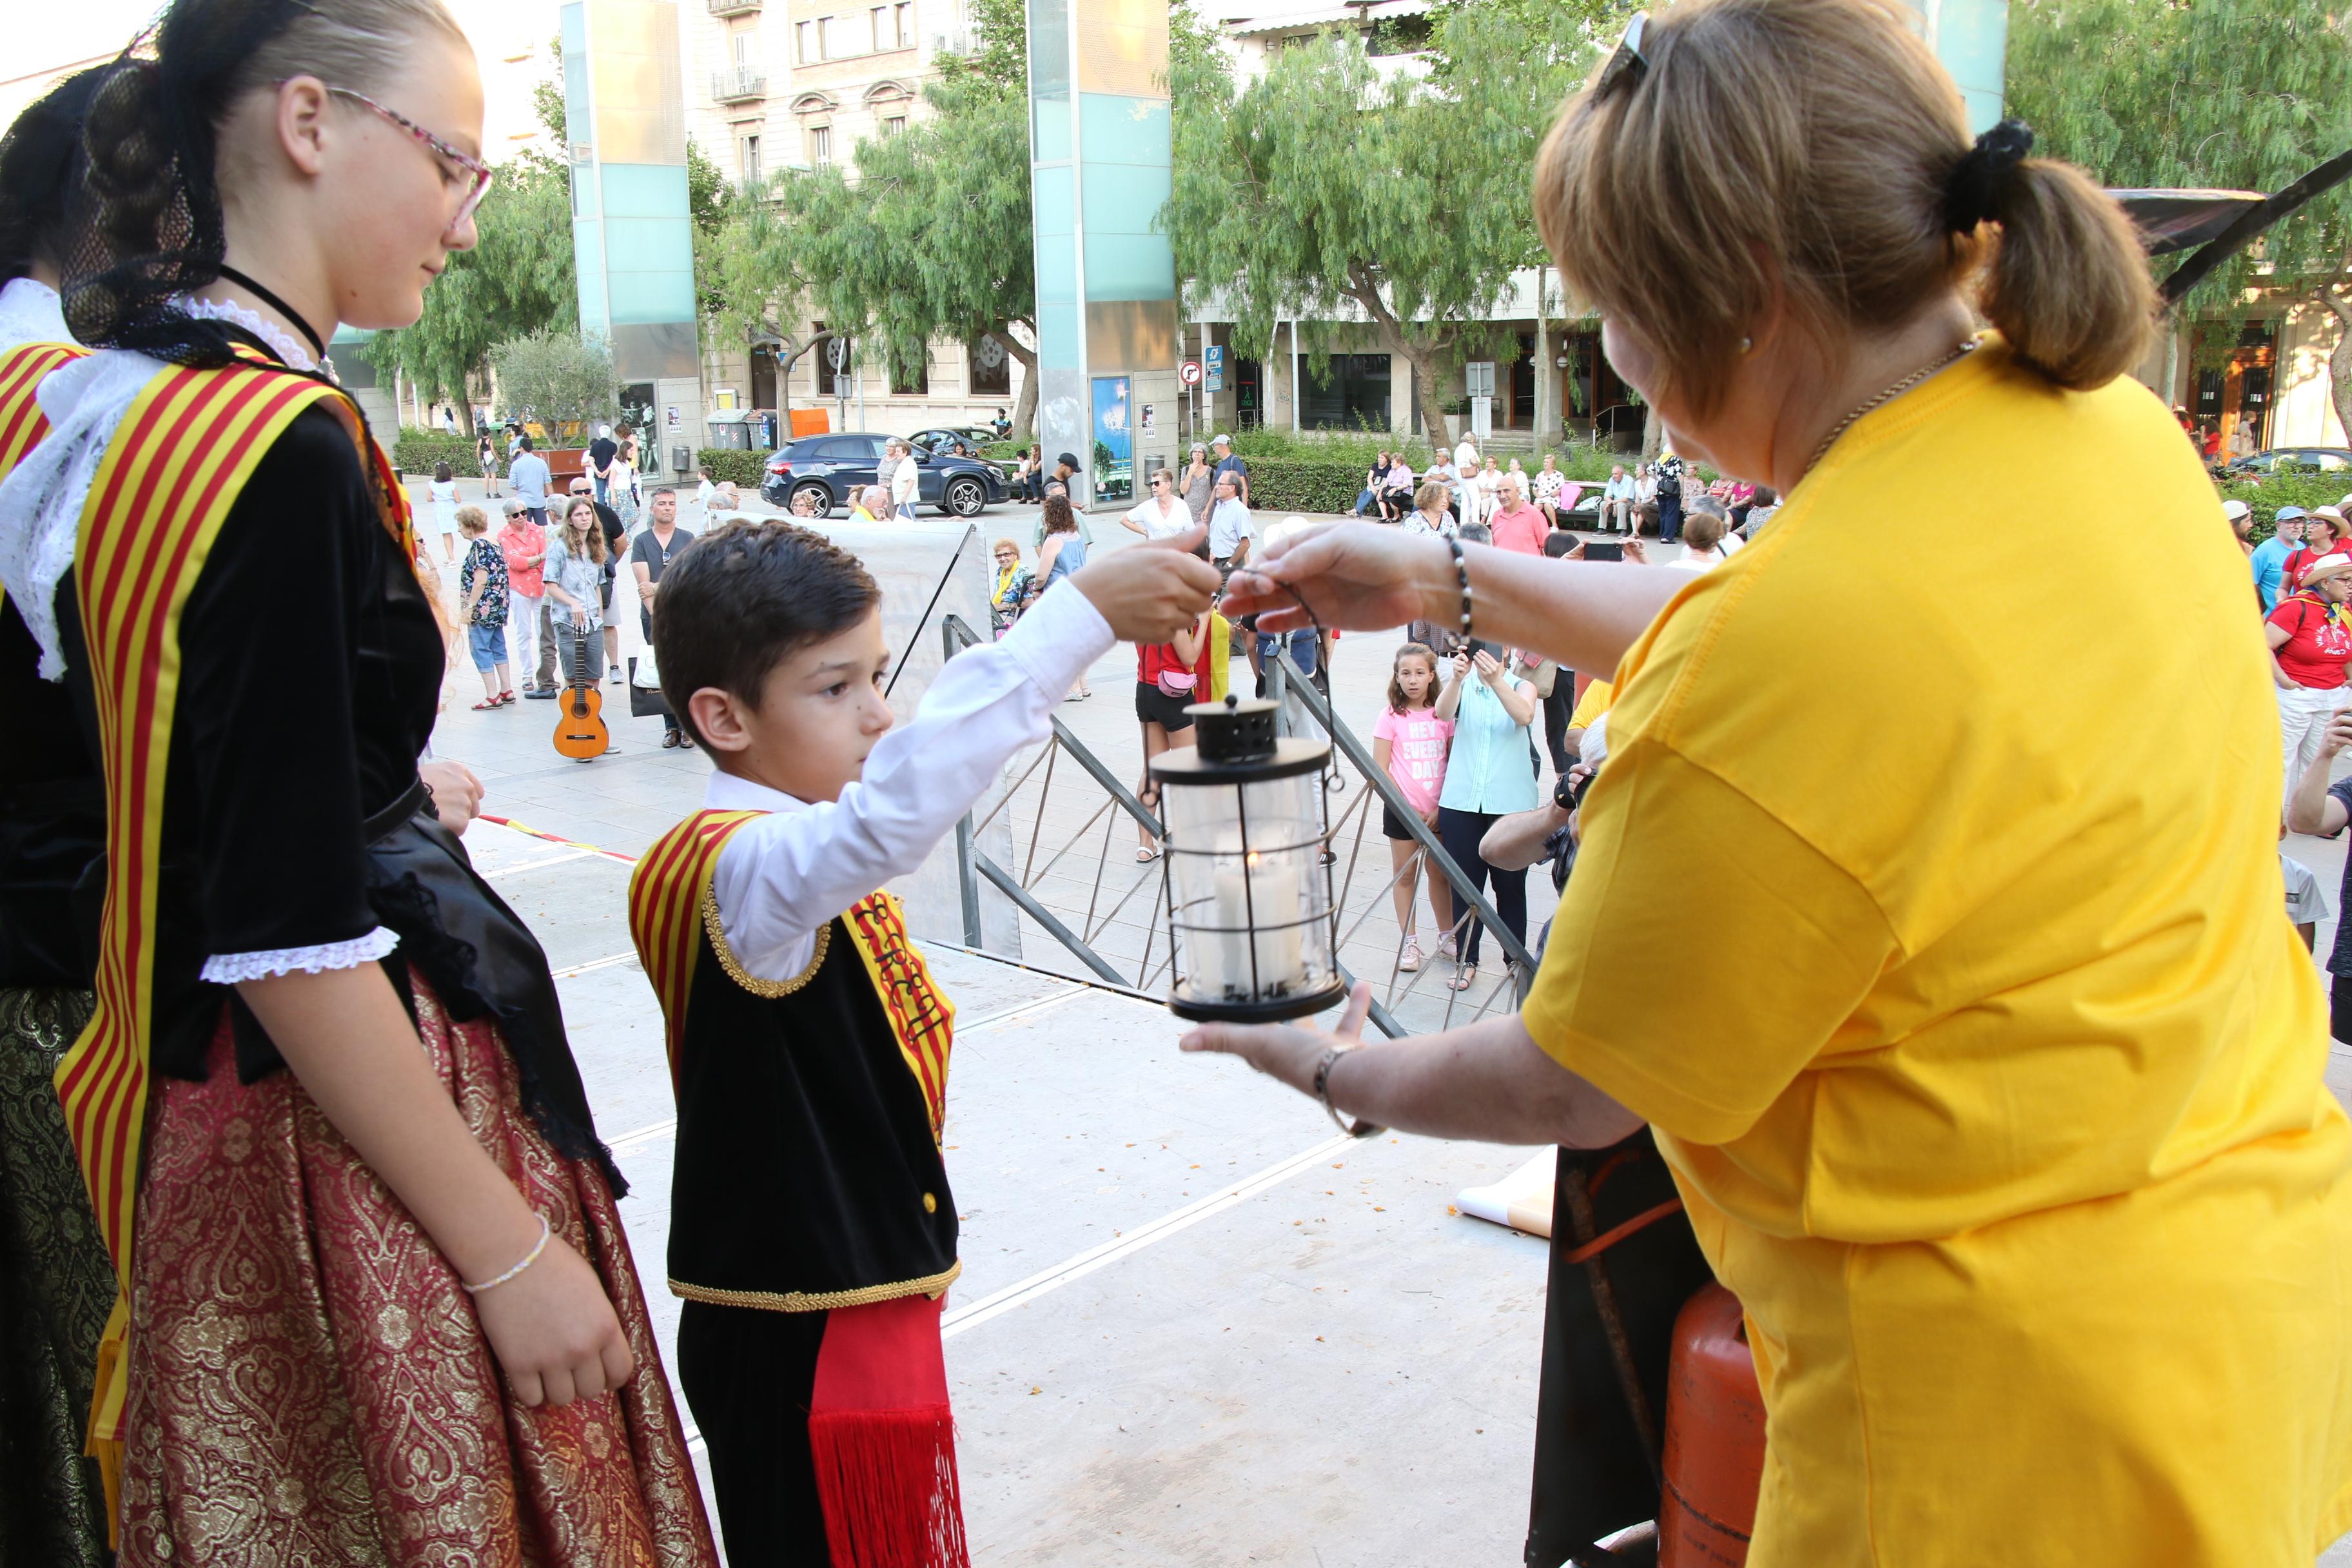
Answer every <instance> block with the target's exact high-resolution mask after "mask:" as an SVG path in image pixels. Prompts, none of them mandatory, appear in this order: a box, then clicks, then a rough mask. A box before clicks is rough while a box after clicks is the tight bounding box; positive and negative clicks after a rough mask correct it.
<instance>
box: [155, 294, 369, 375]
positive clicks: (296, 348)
mask: <svg viewBox="0 0 2352 1568" xmlns="http://www.w3.org/2000/svg"><path fill="white" fill-rule="evenodd" d="M173 304H175V305H176V306H178V308H179V309H180V310H184V311H185V312H187V313H188V314H189V315H191V316H194V317H195V318H196V319H197V320H198V321H226V322H227V323H228V324H229V325H231V326H233V327H243V328H244V329H245V330H246V331H248V332H251V333H252V334H253V335H254V336H255V337H257V338H259V339H260V340H261V341H262V342H265V343H268V345H269V348H270V352H271V353H275V354H276V355H277V356H278V358H279V359H281V360H283V361H285V362H286V363H287V364H288V365H289V366H290V367H291V368H293V369H295V370H303V371H315V370H320V369H322V368H323V369H324V370H325V371H326V374H327V379H328V380H330V381H332V380H333V379H334V375H335V372H334V367H333V365H331V364H330V363H327V362H325V361H322V360H315V359H312V358H311V357H310V350H309V349H307V348H305V347H304V346H303V345H302V343H301V342H299V340H297V339H296V338H295V336H294V335H293V334H292V333H291V332H289V331H286V330H284V329H283V328H281V327H279V326H278V323H277V322H275V321H270V320H269V319H268V317H266V316H263V315H262V314H261V313H260V312H258V311H256V310H247V309H246V308H245V307H244V306H243V305H240V304H238V303H237V302H236V300H205V299H200V298H199V297H197V296H196V295H194V294H183V295H181V296H180V297H179V299H177V300H174V301H173Z"/></svg>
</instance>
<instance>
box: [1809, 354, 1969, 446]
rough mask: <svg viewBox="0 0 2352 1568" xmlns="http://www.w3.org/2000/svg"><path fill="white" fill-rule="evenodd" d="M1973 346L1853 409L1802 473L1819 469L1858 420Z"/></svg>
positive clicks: (1956, 359)
mask: <svg viewBox="0 0 2352 1568" xmlns="http://www.w3.org/2000/svg"><path fill="white" fill-rule="evenodd" d="M1976 346H1977V340H1976V339H1974V338H1970V339H1969V340H1968V342H1964V343H1962V344H1961V345H1960V346H1959V347H1958V348H1956V349H1954V350H1953V351H1952V352H1951V353H1948V354H1946V355H1945V356H1944V357H1943V358H1941V359H1939V360H1937V362H1936V363H1933V364H1930V365H1923V366H1921V367H1920V368H1919V369H1917V370H1915V371H1913V372H1912V373H1911V374H1909V375H1906V376H1905V377H1904V378H1903V379H1902V380H1901V381H1898V382H1896V383H1895V384H1894V385H1893V386H1890V387H1888V388H1887V389H1886V390H1885V391H1884V392H1882V393H1880V394H1879V395H1877V396H1875V397H1874V398H1872V399H1871V400H1870V401H1869V402H1867V403H1865V404H1864V405H1862V406H1861V407H1859V408H1857V409H1855V410H1854V411H1853V413H1851V414H1849V415H1847V416H1845V417H1844V418H1843V419H1841V420H1839V421H1838V422H1837V423H1836V424H1835V425H1834V426H1831V429H1830V433H1829V434H1828V435H1826V436H1824V437H1822V444H1821V445H1820V446H1818V447H1814V448H1813V455H1812V457H1811V459H1810V460H1809V461H1807V463H1806V464H1805V472H1807V473H1809V474H1810V473H1811V472H1812V471H1813V470H1814V469H1815V468H1820V467H1821V466H1822V458H1825V457H1827V456H1828V455H1829V450H1830V448H1831V447H1832V446H1834V445H1836V444H1837V438H1838V437H1841V436H1843V435H1844V434H1845V433H1846V431H1847V430H1848V429H1850V428H1851V427H1852V426H1853V422H1854V421H1855V420H1857V419H1859V418H1861V417H1862V416H1864V415H1865V414H1867V413H1869V412H1870V411H1871V410H1872V409H1874V408H1877V407H1879V406H1881V405H1885V404H1888V403H1892V402H1894V401H1895V399H1896V398H1898V397H1900V396H1902V395H1904V394H1905V393H1906V392H1908V391H1910V390H1911V389H1912V388H1913V387H1915V386H1916V385H1918V384H1920V383H1921V382H1923V381H1925V380H1927V378H1928V377H1929V376H1931V375H1933V374H1936V373H1937V371H1939V370H1942V369H1944V368H1945V367H1946V366H1948V365H1952V364H1957V363H1959V361H1960V359H1961V358H1962V356H1964V355H1966V354H1967V353H1969V351H1971V350H1972V349H1974V348H1975V347H1976Z"/></svg>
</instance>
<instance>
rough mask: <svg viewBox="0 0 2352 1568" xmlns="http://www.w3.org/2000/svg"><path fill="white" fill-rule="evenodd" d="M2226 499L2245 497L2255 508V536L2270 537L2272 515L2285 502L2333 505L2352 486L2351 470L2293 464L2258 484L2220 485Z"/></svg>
mask: <svg viewBox="0 0 2352 1568" xmlns="http://www.w3.org/2000/svg"><path fill="white" fill-rule="evenodd" d="M2217 489H2219V491H2220V494H2221V499H2222V500H2242V501H2244V502H2245V503H2246V504H2247V505H2248V506H2250V507H2252V508H2253V509H2254V529H2253V535H2252V537H2253V539H2254V540H2255V542H2258V543H2259V542H2261V541H2263V540H2265V539H2268V538H2269V537H2270V536H2271V535H2272V533H2273V532H2274V531H2275V530H2274V529H2273V527H2272V526H2271V520H2272V518H2273V516H2274V515H2275V514H2276V513H2277V511H2278V509H2279V508H2281V507H2283V506H2299V507H2301V508H2303V510H2305V511H2309V510H2311V509H2312V508H2313V507H2315V506H2334V505H2335V504H2336V502H2337V501H2339V500H2343V499H2344V494H2345V492H2346V491H2347V490H2352V474H2347V473H2345V472H2343V471H2342V470H2340V469H2338V470H2335V471H2332V472H2328V473H2321V472H2320V471H2318V470H2317V469H2315V468H2290V469H2288V470H2287V471H2286V472H2284V473H2281V474H2273V475H2272V476H2271V477H2270V478H2268V479H2264V480H2263V482H2262V483H2260V484H2258V485H2250V484H2247V483H2245V482H2243V481H2242V480H2241V481H2239V482H2237V483H2234V484H2224V485H2220V486H2218V487H2217Z"/></svg>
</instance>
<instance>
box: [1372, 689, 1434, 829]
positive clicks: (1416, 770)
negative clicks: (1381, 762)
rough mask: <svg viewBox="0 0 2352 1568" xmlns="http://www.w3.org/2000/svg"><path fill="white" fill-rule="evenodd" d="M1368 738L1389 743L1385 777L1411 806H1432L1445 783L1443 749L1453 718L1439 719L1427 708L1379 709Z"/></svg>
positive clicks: (1423, 808) (1428, 808)
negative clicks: (1379, 712) (1402, 792)
mask: <svg viewBox="0 0 2352 1568" xmlns="http://www.w3.org/2000/svg"><path fill="white" fill-rule="evenodd" d="M1372 738H1373V739H1374V740H1376V741H1386V742H1388V743H1389V777H1391V778H1392V779H1394V780H1396V782H1397V788H1399V789H1401V790H1402V791H1404V797H1405V799H1407V800H1409V801H1411V802H1412V808H1413V809H1414V810H1415V811H1420V812H1427V811H1429V810H1431V809H1432V808H1433V807H1434V806H1435V805H1437V793H1438V791H1439V790H1441V789H1443V788H1444V786H1445V752H1446V747H1447V745H1448V744H1449V743H1450V742H1452V741H1453V739H1454V721H1453V720H1451V719H1441V718H1439V717H1438V716H1437V713H1436V710H1434V709H1430V708H1416V709H1414V710H1412V711H1411V712H1407V713H1399V712H1397V711H1396V710H1394V709H1382V710H1381V717H1380V721H1379V722H1378V723H1376V724H1374V725H1373V726H1372Z"/></svg>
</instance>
